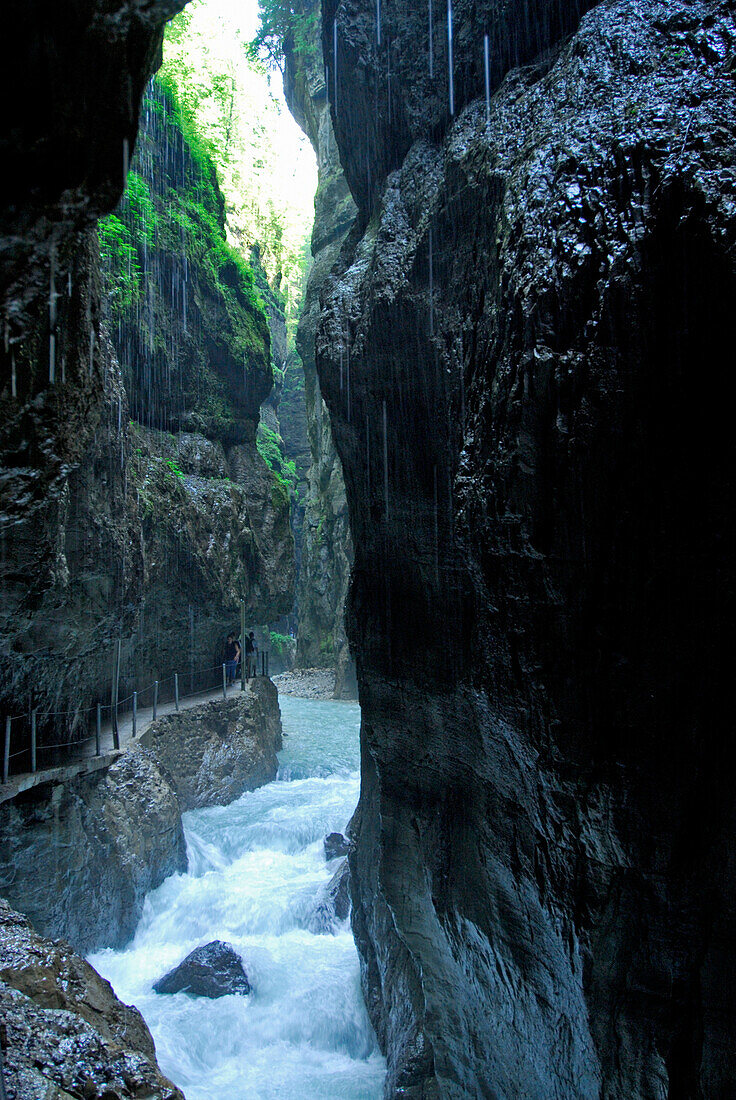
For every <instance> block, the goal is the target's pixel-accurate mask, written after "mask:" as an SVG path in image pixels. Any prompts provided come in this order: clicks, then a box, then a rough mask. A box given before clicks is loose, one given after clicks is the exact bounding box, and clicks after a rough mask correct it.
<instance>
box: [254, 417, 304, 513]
mask: <svg viewBox="0 0 736 1100" xmlns="http://www.w3.org/2000/svg"><path fill="white" fill-rule="evenodd" d="M282 445H283V440H282V439H281V436H280V435H277V434H276V432H274V431H272V430H271V428H267V427H266V425H265V424H263V423H261V424H259V425H258V432H257V434H256V447H257V448H258V453H259V454H260V456H261V458H262V459H263V461H264V462H265V463H266V465H267V466H268V468H269V470H271V472H272V473H273V474H274V475H275V477H276V480H277V482H278V483H279V484H280V486H281V487H282V488H283V489H284V490H285V491H286V493H287V495H288V494H290V493H293V494H294V495H295V497H296V499H297V500H298V499H299V490H298V489H297V482H298V480H299V479H298V475H297V472H296V463H295V462H293V461H292V460H291V459H286V458H284V453H283V451H282V449H281V448H282Z"/></svg>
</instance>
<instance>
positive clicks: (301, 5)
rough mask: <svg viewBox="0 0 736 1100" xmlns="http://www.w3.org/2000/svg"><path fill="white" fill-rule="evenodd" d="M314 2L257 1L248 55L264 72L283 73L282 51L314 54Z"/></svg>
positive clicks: (316, 17)
mask: <svg viewBox="0 0 736 1100" xmlns="http://www.w3.org/2000/svg"><path fill="white" fill-rule="evenodd" d="M319 17H320V5H319V2H318V0H317V2H315V0H258V30H257V32H256V35H255V37H254V38H253V40H252V42H251V43H250V52H251V55H252V56H253V57H254V58H258V59H260V60H261V61H262V62H264V64H265V65H266V67H267V68H278V69H281V70H282V71H283V66H284V50H285V49H291V50H293V51H294V52H295V53H302V52H304V53H310V54H311V53H314V52H315V43H318V42H319V28H318V26H317V24H318V21H319Z"/></svg>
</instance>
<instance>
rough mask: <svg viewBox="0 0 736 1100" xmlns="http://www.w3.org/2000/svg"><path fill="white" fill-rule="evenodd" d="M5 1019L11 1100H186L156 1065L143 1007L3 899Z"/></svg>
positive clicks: (1, 992)
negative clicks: (111, 1099) (109, 1099)
mask: <svg viewBox="0 0 736 1100" xmlns="http://www.w3.org/2000/svg"><path fill="white" fill-rule="evenodd" d="M0 1019H2V1021H3V1026H4V1029H5V1035H4V1039H3V1060H4V1069H5V1084H6V1089H7V1092H8V1096H9V1097H10V1098H13V1100H39V1097H44V1100H59V1098H66V1097H71V1096H89V1097H98V1096H99V1097H101V1096H103V1095H104V1096H115V1097H118V1098H120V1100H127V1098H128V1097H130V1098H133V1097H141V1096H146V1097H147V1098H149V1100H184V1098H183V1096H182V1093H181V1092H180V1091H179V1089H177V1088H176V1087H175V1086H174V1085H172V1084H171V1082H170V1081H168V1080H167V1079H166V1078H165V1077H164V1076H163V1075H162V1073H161V1071H160V1070H159V1068H158V1066H157V1065H156V1054H155V1050H154V1045H153V1039H152V1038H151V1033H150V1032H149V1030H148V1028H147V1026H146V1023H145V1021H144V1019H143V1017H142V1016H141V1014H140V1012H139V1011H138V1009H137V1008H133V1007H131V1006H129V1005H125V1004H123V1003H122V1001H120V1000H118V998H117V997H116V996H115V993H114V992H113V989H112V986H111V985H110V983H109V982H107V981H105V980H104V978H101V977H100V975H99V974H98V973H97V971H96V970H94V969H93V968H92V967H91V966H90V965H89V963H87V962H85V960H84V959H82V958H80V956H79V955H76V954H75V953H74V951H73V950H72V949H71V947H70V946H69V944H67V943H64V941H63V940H55V941H53V942H52V941H51V940H47V939H43V938H42V937H41V936H39V935H37V934H36V933H35V932H34V931H33V928H32V927H31V924H30V922H29V921H28V920H27V919H26V918H25V917H23V916H21V914H20V913H16V912H14V911H13V910H12V909H11V908H10V906H9V905H8V904H7V903H6V902H5V901H2V900H0Z"/></svg>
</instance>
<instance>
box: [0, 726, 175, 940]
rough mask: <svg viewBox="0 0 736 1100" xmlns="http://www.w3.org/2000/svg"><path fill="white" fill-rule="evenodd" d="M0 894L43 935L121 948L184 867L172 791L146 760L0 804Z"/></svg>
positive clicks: (154, 763)
mask: <svg viewBox="0 0 736 1100" xmlns="http://www.w3.org/2000/svg"><path fill="white" fill-rule="evenodd" d="M0 853H1V854H0V889H1V890H2V894H3V897H4V898H7V900H8V901H9V902H10V904H11V905H12V906H13V907H14V908H16V909H20V910H21V911H22V912H23V913H24V914H25V915H26V916H27V917H28V918H29V919H30V920H31V921H32V922H33V926H34V928H36V929H37V931H38V932H40V933H41V934H42V935H45V936H53V937H59V936H63V937H64V939H66V940H69V941H70V942H71V943H72V944H73V945H74V948H75V949H76V950H77V951H84V952H89V951H95V950H99V949H101V948H103V947H122V946H123V945H124V944H126V943H127V942H128V941H129V940H130V939H131V937H132V935H133V933H134V932H135V929H136V926H137V924H138V921H139V920H140V918H141V914H142V912H143V902H144V900H145V897H146V894H147V893H148V892H149V891H150V890H154V889H155V888H156V887H157V886H160V885H161V883H162V882H163V881H164V879H166V878H168V876H169V875H173V874H174V873H176V872H177V871H178V872H184V871H186V868H187V854H186V843H185V840H184V829H183V827H182V821H181V810H180V807H179V799H178V797H177V793H176V788H175V786H174V782H173V780H172V778H171V776H169V774H168V773H167V772H166V770H165V769H164V768H163V767H162V766H161V765H160V764H159V762H158V760H157V759H156V756H155V754H154V753H153V752H151V751H149V750H145V749H139V748H132V749H130V750H128V751H126V752H124V753H122V754H120V755H119V756H118V758H117V759H116V760H114V761H113V763H112V764H111V765H109V766H106V767H103V768H101V769H100V770H97V771H91V772H89V773H88V774H82V775H79V776H75V777H73V778H70V779H61V780H59V779H58V778H57V779H56V780H55V781H52V782H48V783H41V784H40V785H39V786H37V787H33V788H31V789H30V790H27V791H24V792H23V793H21V794H19V795H17V796H16V797H15V798H14V799H12V800H6V801H3V802H2V803H0Z"/></svg>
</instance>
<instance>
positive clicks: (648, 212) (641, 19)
mask: <svg viewBox="0 0 736 1100" xmlns="http://www.w3.org/2000/svg"><path fill="white" fill-rule="evenodd" d="M453 7H454V12H453V25H452V29H453V44H454V68H453V79H452V89H451V88H450V85H449V82H448V35H447V11H446V9H445V7H444V6H440V5H434V6H433V8H432V11H433V16H434V37H433V39H432V42H431V51H432V66H433V68H432V71H431V72H430V66H429V53H430V40H429V36H428V24H427V7H426V5H425V7H424V8H421V5H420V6H412V7H411V9H410V10H407V9H405V8H403V7H402V8H401V10H400V9H399V6H398V5H396V6H394V5H391V4H384V5H381V9H382V24H381V28H380V29H381V35H380V44H379V42H378V35H377V26H376V5H374V4H372V3H370V2H368V0H350V2H341V3H339V4H338V3H336V2H335V0H329V2H328V3H326V4H325V10H324V48H325V57H326V59H327V62H328V80H329V84H330V88H331V89H332V100H333V102H332V120H333V124H334V125H335V128H336V135H337V141H338V145H339V147H340V154H341V158H342V163H343V166H344V168H345V174H346V176H347V179H348V181H349V183H350V187H351V190H352V192H353V195H354V196H355V197H356V201H357V203H358V208H359V210H358V219H357V222H356V227H355V229H354V230H353V231H352V233H351V235H350V237H349V238H348V241H347V243H346V245H345V246H344V248H343V250H342V252H341V255H340V257H339V259H338V261H337V265H336V267H335V269H334V271H333V273H332V275H331V276H330V278H329V279H328V281H327V283H326V284H325V286H324V289H323V296H322V313H321V319H320V327H319V332H318V336H317V365H318V372H319V378H320V384H321V388H322V392H323V393H324V395H325V400H326V401H327V404H328V406H329V409H330V414H331V419H332V425H333V432H334V437H335V441H336V444H337V449H338V453H339V455H340V458H341V460H342V465H343V470H344V474H345V484H346V489H347V499H348V504H349V508H350V519H351V527H352V534H353V540H354V545H355V567H354V579H353V591H352V598H351V604H350V629H351V634H352V641H353V643H354V645H355V649H356V652H357V654H358V657H359V665H358V677H359V684H360V695H361V705H362V708H363V726H362V768H363V782H362V790H361V800H360V805H359V808H358V812H357V815H356V818H355V821H354V829H353V837H354V839H355V840H356V841H357V844H356V847H355V849H354V851H353V852H352V853H351V856H350V865H351V890H352V895H353V927H354V931H355V934H356V939H357V942H358V945H359V949H360V952H361V956H362V960H363V978H364V988H365V993H366V998H367V1002H368V1005H369V1008H370V1011H371V1015H372V1019H373V1021H374V1024H375V1026H376V1030H377V1033H378V1035H379V1038H380V1040H381V1043H382V1045H383V1046H384V1048H385V1050H386V1052H387V1056H388V1062H389V1074H388V1079H387V1086H386V1090H387V1095H389V1096H394V1095H396V1096H399V1095H401V1096H412V1097H417V1098H418V1097H425V1098H429V1097H440V1096H441V1097H458V1098H460V1097H463V1098H467V1097H470V1096H493V1097H499V1098H500V1097H512V1096H529V1097H534V1098H535V1100H537V1098H542V1097H545V1098H546V1097H549V1098H555V1100H570V1098H571V1097H576V1098H593V1097H600V1096H605V1097H611V1098H613V1097H621V1098H623V1097H645V1096H647V1097H649V1096H651V1097H662V1098H664V1097H665V1096H667V1097H669V1098H676V1097H682V1098H685V1097H688V1098H691V1097H702V1098H705V1097H716V1096H727V1095H730V1094H731V1093H732V1092H733V1091H734V1090H735V1089H736V1063H735V1060H734V1056H733V1051H732V1049H731V1047H730V1045H729V1039H728V1036H729V1034H730V1033H732V1031H733V1027H734V1022H735V1017H736V1003H735V999H734V992H733V990H734V986H733V983H732V982H730V981H729V979H728V974H729V973H731V972H732V970H733V965H734V947H733V935H732V932H733V928H734V920H735V919H736V913H735V912H734V901H733V899H734V871H735V869H734V863H733V858H734V857H733V843H732V837H733V825H734V800H733V775H734V753H733V748H732V745H731V743H730V739H729V738H728V737H727V736H725V735H724V733H725V730H724V724H723V717H724V714H725V713H727V699H726V689H725V684H726V683H727V682H728V671H729V670H728V669H727V667H726V661H727V657H726V654H727V653H730V651H731V650H732V648H733V644H732V643H733V637H732V634H733V630H732V609H733V599H734V577H733V549H734V545H733V544H734V537H733V520H732V507H733V474H732V470H733V468H734V463H733V457H734V456H733V442H732V439H733V435H732V432H731V431H730V430H729V427H728V424H727V420H726V416H727V414H726V411H725V408H724V405H723V403H722V402H720V401H718V400H714V398H713V394H714V388H713V385H712V384H709V381H706V379H708V380H710V379H716V378H720V372H721V371H722V367H723V359H722V354H721V351H720V350H719V349H721V348H722V347H723V346H725V345H726V344H727V343H728V336H729V332H730V321H729V318H730V312H731V303H732V301H733V296H734V291H736V275H735V260H736V253H735V241H736V200H735V199H734V183H735V182H736V181H735V178H734V164H735V163H736V124H735V123H734V119H735V118H736V114H735V113H734V110H733V107H734V77H733V70H734V64H735V62H734V58H735V57H736V53H735V50H736V28H735V27H734V13H733V6H732V5H731V4H729V3H726V2H723V0H702V2H697V3H688V2H685V0H670V2H668V3H661V2H658V0H611V2H608V3H605V4H600V5H594V4H592V3H574V2H570V3H557V2H554V3H553V2H552V0H549V2H547V0H536V2H535V3H529V4H528V5H524V8H525V18H524V19H523V20H521V19H520V18H518V16H519V12H518V7H519V6H511V5H506V6H504V5H499V4H495V3H491V2H490V0H489V2H487V3H482V4H477V3H475V4H471V3H469V2H463V0H458V2H457V3H455V4H454V6H453ZM581 16H583V18H582V19H581ZM486 34H488V36H489V39H488V57H489V66H488V74H489V86H490V88H489V90H490V97H489V100H488V102H486V99H485V96H484V84H485V72H484V68H485V66H484V35H486ZM451 91H452V97H453V100H454V103H453V107H454V116H452V117H451V115H450V93H451ZM348 355H349V361H350V369H351V387H350V394H349V397H348V392H347V388H346V386H345V384H344V374H343V373H342V372H341V365H342V367H343V370H344V367H345V364H346V362H347V358H348ZM341 378H342V381H343V384H342V385H341ZM715 389H716V391H717V390H718V382H716V385H715Z"/></svg>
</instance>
